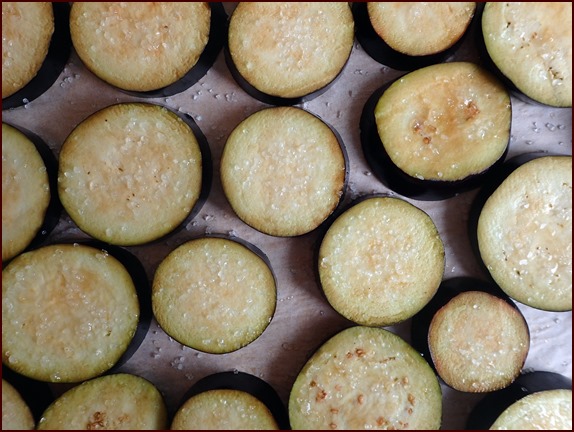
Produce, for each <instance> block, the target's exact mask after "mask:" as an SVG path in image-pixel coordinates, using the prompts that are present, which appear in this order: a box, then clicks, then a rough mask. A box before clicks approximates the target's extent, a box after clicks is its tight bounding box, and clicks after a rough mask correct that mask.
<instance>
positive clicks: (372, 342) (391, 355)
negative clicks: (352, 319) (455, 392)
mask: <svg viewBox="0 0 574 432" xmlns="http://www.w3.org/2000/svg"><path fill="white" fill-rule="evenodd" d="M441 414H442V396H441V389H440V385H439V382H438V379H437V377H436V375H435V374H434V373H433V371H432V369H431V367H430V366H429V365H428V363H427V362H426V361H425V360H424V359H423V358H422V357H421V356H420V354H419V353H417V352H416V351H415V350H414V349H413V348H412V347H411V346H410V345H409V344H407V343H406V342H405V341H404V340H403V339H401V338H400V337H399V336H397V335H395V334H393V333H391V332H388V331H386V330H383V329H380V328H373V327H352V328H349V329H346V330H343V331H342V332H340V333H338V334H337V335H335V336H333V337H332V338H331V339H329V340H328V341H327V342H326V343H325V344H323V345H322V346H321V347H320V348H319V349H318V350H317V351H316V352H315V354H313V356H312V357H311V358H310V359H309V360H308V361H307V363H306V364H305V366H304V367H303V369H302V370H301V372H300V373H299V375H298V377H297V379H296V380H295V384H294V385H293V388H292V389H291V394H290V397H289V419H290V422H291V426H292V427H293V429H315V430H317V429H351V430H357V429H370V428H385V429H391V428H393V429H415V430H416V429H438V428H439V427H440V422H441Z"/></svg>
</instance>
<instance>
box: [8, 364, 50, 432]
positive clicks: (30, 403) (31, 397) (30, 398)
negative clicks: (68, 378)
mask: <svg viewBox="0 0 574 432" xmlns="http://www.w3.org/2000/svg"><path fill="white" fill-rule="evenodd" d="M5 383H8V385H9V386H11V387H13V389H14V391H16V392H17V394H18V398H15V395H14V393H13V392H12V391H11V390H9V389H8V390H6V393H4V391H5V390H4V388H6V387H4V388H3V389H2V430H12V429H16V427H12V426H10V427H7V426H4V425H5V424H8V425H10V424H12V422H13V421H16V420H18V419H26V424H28V425H29V424H30V423H29V421H30V418H29V417H28V413H30V414H31V416H32V419H31V421H32V429H34V428H35V427H36V424H37V423H38V421H39V420H40V417H41V416H42V413H43V412H44V410H45V409H46V408H47V407H48V405H50V404H51V403H52V402H53V401H54V394H53V393H52V389H51V388H50V386H51V385H53V384H49V383H46V382H42V381H37V380H34V379H31V378H28V377H26V376H24V375H21V374H18V373H16V372H14V371H13V370H11V369H10V368H9V367H7V366H6V365H5V364H2V385H3V386H4V384H5ZM4 398H6V399H4ZM12 398H15V399H12ZM12 403H15V404H17V405H18V407H14V408H11V407H10V406H8V407H7V406H6V405H4V404H12ZM21 404H24V405H21ZM24 406H25V407H26V408H24ZM16 410H18V411H19V413H17V412H16ZM20 410H23V411H20ZM21 414H23V417H20V415H21ZM22 426H24V425H22Z"/></svg>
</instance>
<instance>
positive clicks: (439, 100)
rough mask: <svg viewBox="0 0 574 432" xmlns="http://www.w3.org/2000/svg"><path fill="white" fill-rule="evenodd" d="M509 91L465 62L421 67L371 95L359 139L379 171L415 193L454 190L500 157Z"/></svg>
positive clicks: (473, 181) (469, 184)
mask: <svg viewBox="0 0 574 432" xmlns="http://www.w3.org/2000/svg"><path fill="white" fill-rule="evenodd" d="M510 121H511V106H510V96H509V94H508V92H507V91H506V89H505V88H504V87H503V86H502V84H501V83H500V82H499V81H498V80H497V79H495V78H494V76H493V75H491V74H490V73H489V72H487V71H486V70H484V69H482V68H481V67H479V66H477V65H475V64H472V63H467V62H454V63H444V64H438V65H433V66H428V67H426V68H422V69H418V70H416V71H414V72H411V73H409V74H407V75H404V76H403V77H401V78H398V79H397V80H396V81H394V82H393V83H391V84H390V86H388V87H386V86H385V87H383V88H381V89H379V90H378V91H377V92H375V93H374V94H373V96H372V97H371V99H370V100H369V101H368V102H367V104H366V105H365V108H364V111H363V116H362V118H361V141H362V144H363V149H364V150H365V153H366V157H367V160H368V162H369V163H370V164H371V165H372V166H373V168H374V171H375V174H377V175H379V177H381V180H382V181H383V182H384V183H385V184H387V185H388V186H389V187H390V188H391V189H393V190H395V191H396V192H398V193H401V194H403V195H406V196H410V197H412V198H422V199H424V198H426V196H427V195H430V196H431V199H432V195H433V194H435V195H436V196H437V197H439V198H445V197H448V196H452V195H454V194H455V193H457V192H461V191H464V190H468V189H471V188H473V187H476V186H477V185H479V184H480V182H481V181H482V179H483V177H484V176H485V175H486V174H487V173H488V171H489V170H490V169H492V168H493V166H495V165H496V164H499V163H502V161H503V160H504V156H505V154H506V151H507V148H508V143H509V139H510Z"/></svg>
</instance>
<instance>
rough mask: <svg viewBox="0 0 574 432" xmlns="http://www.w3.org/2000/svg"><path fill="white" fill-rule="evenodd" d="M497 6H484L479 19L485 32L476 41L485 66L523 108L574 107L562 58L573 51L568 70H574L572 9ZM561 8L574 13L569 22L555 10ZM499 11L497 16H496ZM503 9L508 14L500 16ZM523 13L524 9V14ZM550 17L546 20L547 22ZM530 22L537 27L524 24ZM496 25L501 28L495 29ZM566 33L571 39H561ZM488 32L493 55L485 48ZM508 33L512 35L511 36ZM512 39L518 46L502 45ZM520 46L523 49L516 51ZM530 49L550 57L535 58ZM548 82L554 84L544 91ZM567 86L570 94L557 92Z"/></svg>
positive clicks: (553, 5)
mask: <svg viewBox="0 0 574 432" xmlns="http://www.w3.org/2000/svg"><path fill="white" fill-rule="evenodd" d="M496 3H497V2H488V3H486V6H485V7H484V8H481V10H480V13H479V14H478V18H479V21H480V22H481V30H480V32H479V33H480V34H479V35H478V37H477V38H476V40H477V45H478V52H479V55H480V58H481V62H482V63H483V64H484V65H485V67H487V68H488V69H489V70H490V71H491V72H493V73H494V74H495V75H496V76H497V77H498V78H499V79H500V80H501V81H502V82H504V84H505V85H506V86H507V88H508V89H509V90H510V91H511V93H512V94H513V96H515V97H516V98H518V99H520V100H522V101H523V102H526V103H528V104H531V105H538V106H552V107H559V108H562V107H572V70H571V66H570V71H569V73H568V70H567V64H568V63H567V60H566V59H565V58H564V57H565V56H566V55H567V50H568V47H570V65H571V64H572V57H571V56H572V50H571V46H572V25H569V24H568V22H570V23H571V21H572V4H571V3H560V2H554V3H547V4H545V5H541V4H527V3H524V4H520V3H500V4H496ZM558 7H560V8H568V7H570V10H569V17H568V10H567V9H562V10H556V8H558ZM495 8H498V9H499V10H495ZM504 8H507V10H505V11H500V9H504ZM512 8H515V9H512ZM520 8H524V9H523V10H522V11H520ZM537 8H540V9H537ZM497 13H498V14H499V15H498V16H497V15H496V14H497ZM546 13H547V14H548V19H547V20H546V21H543V18H545V17H546ZM520 14H522V17H521V16H520ZM516 18H519V21H518V22H514V21H513V19H516ZM520 18H523V19H524V21H522V22H520ZM528 18H530V19H532V20H533V21H532V22H527V21H526V19H528ZM568 18H570V21H568ZM489 20H491V22H489ZM497 20H498V25H499V27H498V28H497V27H496V21H497ZM489 26H490V27H489ZM485 27H487V29H485ZM567 31H570V34H566V35H564V36H563V35H561V34H560V32H567ZM485 32H486V34H487V35H488V39H489V42H488V43H490V44H491V47H490V51H489V48H488V47H487V45H488V43H487V41H486V39H485ZM504 33H508V35H506V34H504ZM512 36H515V37H516V42H515V44H514V45H512V46H506V47H505V46H504V42H503V41H502V40H503V39H507V40H508V39H511V37H512ZM497 39H498V40H497ZM560 43H562V44H564V47H558V46H557V45H556V44H560ZM497 44H498V45H497ZM516 44H519V45H520V46H518V47H517V46H516ZM548 44H550V46H549V45H548ZM531 46H534V47H537V46H539V47H540V48H539V50H540V51H536V52H546V53H549V54H543V55H537V54H534V55H533V54H532V50H530V47H531ZM517 48H518V49H517ZM497 49H499V50H501V53H500V54H499V53H498V52H496V50H497ZM505 50H506V51H505ZM529 50H530V52H529ZM493 56H495V57H497V58H496V60H495V59H493ZM525 61H526V62H528V61H531V63H530V64H529V63H527V64H526V65H524V66H523V65H522V62H525ZM497 62H498V64H497ZM538 62H539V63H538ZM500 63H503V64H500ZM521 67H524V71H525V72H524V73H521ZM541 68H543V69H541ZM562 68H565V69H566V71H563V70H562ZM503 69H504V71H503ZM542 72H544V73H542ZM568 78H569V81H568ZM529 80H532V82H529ZM537 80H538V81H537ZM547 82H550V84H551V90H550V91H549V90H548V88H547V87H546V83H547ZM565 84H566V89H564V90H560V89H559V87H560V86H565ZM568 85H569V91H568V88H567V86H568Z"/></svg>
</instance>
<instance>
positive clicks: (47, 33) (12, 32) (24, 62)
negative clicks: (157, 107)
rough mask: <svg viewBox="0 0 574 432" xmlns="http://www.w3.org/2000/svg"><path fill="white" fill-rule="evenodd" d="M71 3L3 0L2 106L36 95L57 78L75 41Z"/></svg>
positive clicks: (17, 103)
mask: <svg viewBox="0 0 574 432" xmlns="http://www.w3.org/2000/svg"><path fill="white" fill-rule="evenodd" d="M69 14H70V6H69V4H68V3H50V2H30V3H24V2H2V109H3V110H4V109H10V108H16V107H19V106H22V105H26V104H27V103H28V102H30V101H32V100H34V99H36V98H37V97H38V96H40V95H41V94H42V93H44V92H45V91H46V90H48V89H49V88H50V87H51V86H52V84H54V82H55V81H56V79H57V78H58V76H59V75H60V73H61V72H62V70H63V69H64V66H65V64H66V62H67V61H68V57H69V55H70V50H71V46H72V42H71V39H70V28H69V24H68V17H69Z"/></svg>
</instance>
